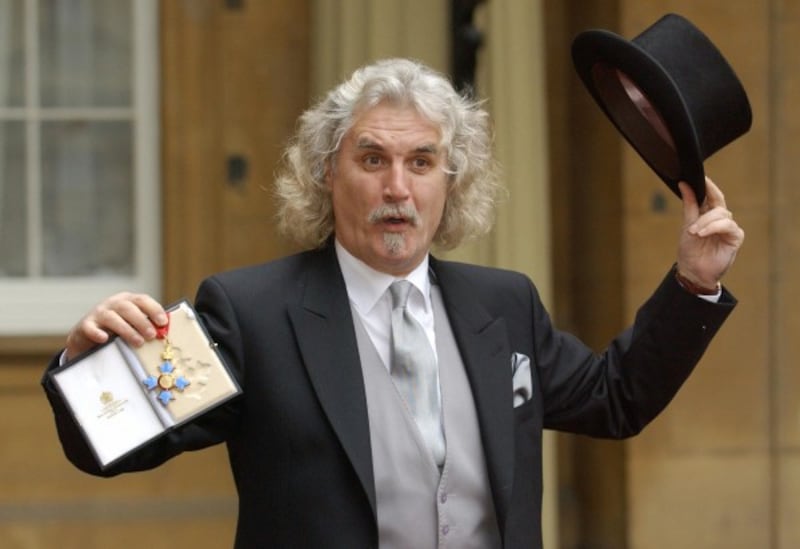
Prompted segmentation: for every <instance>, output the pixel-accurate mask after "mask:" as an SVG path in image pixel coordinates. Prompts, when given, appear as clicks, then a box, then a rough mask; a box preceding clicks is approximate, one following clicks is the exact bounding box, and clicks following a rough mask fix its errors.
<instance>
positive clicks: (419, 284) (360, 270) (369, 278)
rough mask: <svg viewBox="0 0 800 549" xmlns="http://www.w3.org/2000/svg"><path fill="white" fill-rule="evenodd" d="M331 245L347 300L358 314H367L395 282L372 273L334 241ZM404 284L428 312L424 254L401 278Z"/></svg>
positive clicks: (377, 272) (389, 277) (371, 270)
mask: <svg viewBox="0 0 800 549" xmlns="http://www.w3.org/2000/svg"><path fill="white" fill-rule="evenodd" d="M335 245H336V257H337V259H338V260H339V267H340V268H341V270H342V276H343V277H344V284H345V286H346V287H347V296H348V297H349V298H350V301H351V302H352V303H353V304H354V305H355V306H356V308H357V309H358V310H359V311H360V312H361V313H362V314H369V313H370V311H372V309H373V307H375V305H376V304H377V303H378V301H379V300H380V299H381V297H383V296H384V294H386V290H387V289H388V288H389V286H390V285H391V283H392V282H394V281H395V280H398V278H397V277H394V276H392V275H390V274H386V273H382V272H380V271H376V270H375V269H373V268H372V267H370V266H369V265H367V264H366V263H364V262H363V261H361V260H360V259H358V258H357V257H355V256H354V255H353V254H351V253H350V252H348V251H347V250H346V249H345V248H344V246H342V245H341V244H340V243H339V241H338V240H335ZM405 280H408V281H409V282H411V284H413V285H414V286H415V287H416V288H417V289H418V290H419V291H420V293H421V294H422V296H423V298H424V302H425V310H426V311H430V293H431V292H430V289H431V281H430V277H429V276H428V254H425V257H424V258H423V259H422V261H421V262H420V264H419V265H417V267H416V268H415V269H414V270H413V271H411V272H410V273H409V274H408V276H406V277H405Z"/></svg>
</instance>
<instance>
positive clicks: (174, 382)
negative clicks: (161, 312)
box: [142, 313, 191, 406]
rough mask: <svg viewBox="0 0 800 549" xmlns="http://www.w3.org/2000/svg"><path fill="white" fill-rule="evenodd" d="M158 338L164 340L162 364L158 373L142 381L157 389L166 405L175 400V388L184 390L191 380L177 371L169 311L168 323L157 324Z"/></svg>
mask: <svg viewBox="0 0 800 549" xmlns="http://www.w3.org/2000/svg"><path fill="white" fill-rule="evenodd" d="M155 328H156V338H157V339H162V340H164V350H163V351H161V365H160V366H159V367H158V375H149V376H147V378H145V379H144V380H143V381H142V383H144V386H145V387H147V389H148V390H149V391H157V392H158V395H157V398H158V400H159V401H160V402H161V404H163V405H164V406H166V405H167V404H169V403H170V401H172V400H175V395H174V394H173V392H172V391H173V390H177V391H179V392H183V390H184V389H185V388H186V387H188V386H189V385H190V383H191V382H190V381H189V380H188V379H186V378H185V377H183V376H182V375H178V374H177V373H176V372H175V365H174V364H172V359H173V358H175V357H174V354H173V352H172V345H171V344H170V342H169V337H167V336H168V334H169V313H167V323H166V324H165V325H163V326H156V327H155Z"/></svg>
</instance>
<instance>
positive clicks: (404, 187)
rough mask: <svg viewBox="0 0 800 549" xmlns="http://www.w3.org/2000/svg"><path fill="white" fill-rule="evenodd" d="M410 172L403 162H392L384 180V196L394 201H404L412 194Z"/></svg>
mask: <svg viewBox="0 0 800 549" xmlns="http://www.w3.org/2000/svg"><path fill="white" fill-rule="evenodd" d="M409 177H410V174H409V173H408V172H407V171H406V169H405V166H404V165H403V163H402V162H397V163H394V164H392V166H391V169H389V171H388V173H387V175H386V181H385V182H384V187H383V194H384V197H385V198H387V199H388V200H391V201H393V202H402V201H403V200H406V199H408V197H409V196H411V185H410V179H409Z"/></svg>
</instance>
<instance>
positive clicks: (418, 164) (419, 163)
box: [411, 156, 431, 171]
mask: <svg viewBox="0 0 800 549" xmlns="http://www.w3.org/2000/svg"><path fill="white" fill-rule="evenodd" d="M411 165H412V166H413V167H414V169H415V170H417V171H425V170H427V169H428V168H430V167H431V161H430V160H429V159H428V158H425V157H424V156H420V157H417V158H415V159H414V160H413V161H412V162H411Z"/></svg>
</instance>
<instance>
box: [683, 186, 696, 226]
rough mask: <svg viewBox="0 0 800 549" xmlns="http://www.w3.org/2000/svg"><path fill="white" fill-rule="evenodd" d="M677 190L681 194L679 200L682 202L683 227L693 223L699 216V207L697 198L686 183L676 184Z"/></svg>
mask: <svg viewBox="0 0 800 549" xmlns="http://www.w3.org/2000/svg"><path fill="white" fill-rule="evenodd" d="M678 190H680V192H681V200H682V201H683V222H684V225H689V224H691V223H694V222H695V220H696V219H697V218H698V217H699V216H700V206H698V204H697V197H696V196H695V194H694V190H692V188H691V187H690V186H689V184H688V183H686V182H684V181H680V182H679V183H678Z"/></svg>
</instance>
